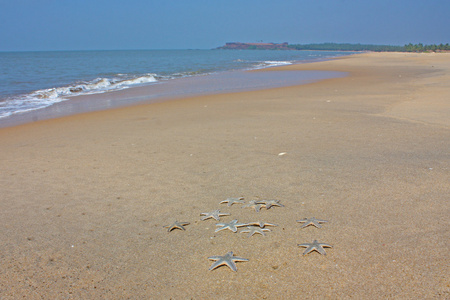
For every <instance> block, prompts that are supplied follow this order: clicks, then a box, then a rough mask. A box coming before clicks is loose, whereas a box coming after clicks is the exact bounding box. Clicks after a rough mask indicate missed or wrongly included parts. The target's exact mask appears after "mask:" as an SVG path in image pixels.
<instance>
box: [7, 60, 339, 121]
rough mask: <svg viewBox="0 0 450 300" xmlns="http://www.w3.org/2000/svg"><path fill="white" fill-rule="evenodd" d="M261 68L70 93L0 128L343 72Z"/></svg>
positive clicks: (297, 82)
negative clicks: (100, 91) (108, 90)
mask: <svg viewBox="0 0 450 300" xmlns="http://www.w3.org/2000/svg"><path fill="white" fill-rule="evenodd" d="M272 68H276V67H271V68H264V69H269V70H271V69H272ZM264 69H257V70H240V71H226V72H225V71H224V72H220V73H215V74H205V75H202V76H193V77H185V78H179V79H171V80H168V81H162V82H158V83H156V84H150V85H144V86H137V87H131V88H127V89H124V90H118V91H110V92H105V93H99V94H92V95H80V96H71V97H69V99H67V100H66V101H61V102H58V103H55V104H52V105H50V106H48V107H45V108H40V109H36V110H31V111H28V112H22V113H18V114H13V115H11V116H8V117H5V118H0V128H4V127H12V126H16V125H21V124H26V123H31V122H36V121H39V120H46V119H53V118H60V117H65V116H70V115H77V114H82V113H89V112H94V111H102V110H110V109H115V108H120V107H127V106H134V105H140V104H152V103H158V102H165V101H171V100H175V99H182V98H191V97H198V96H204V95H215V94H225V93H236V92H243V91H254V90H262V89H270V88H275V87H287V86H296V85H302V84H308V83H311V82H315V81H319V80H324V79H328V78H334V77H342V76H345V74H344V73H339V72H331V71H314V70H309V71H289V72H287V71H277V70H276V69H275V70H271V73H261V72H252V71H260V70H264Z"/></svg>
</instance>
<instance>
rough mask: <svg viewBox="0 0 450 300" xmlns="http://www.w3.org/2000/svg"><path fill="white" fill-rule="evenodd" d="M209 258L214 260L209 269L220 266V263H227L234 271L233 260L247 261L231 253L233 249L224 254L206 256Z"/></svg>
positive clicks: (235, 269)
mask: <svg viewBox="0 0 450 300" xmlns="http://www.w3.org/2000/svg"><path fill="white" fill-rule="evenodd" d="M208 259H210V260H215V261H216V262H215V263H213V264H212V265H211V267H210V268H209V270H210V271H211V270H214V269H215V268H217V267H220V266H222V265H227V266H228V267H229V268H230V269H231V270H232V271H234V272H236V271H237V268H236V264H235V263H234V262H235V261H248V259H246V258H242V257H237V256H234V255H233V251H230V252H228V253H227V254H225V255H224V256H220V255H216V256H210V257H208Z"/></svg>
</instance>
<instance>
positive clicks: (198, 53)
mask: <svg viewBox="0 0 450 300" xmlns="http://www.w3.org/2000/svg"><path fill="white" fill-rule="evenodd" d="M349 54H352V53H349V52H334V51H331V52H327V51H270V50H264V51H261V50H255V51H253V50H243V51H239V50H135V51H131V50H127V51H48V52H0V120H1V119H2V118H7V117H9V116H13V115H18V114H21V113H24V112H28V111H33V110H39V109H44V108H46V107H49V106H52V105H54V104H56V103H59V102H62V101H68V100H70V99H72V98H73V97H74V96H80V95H92V94H101V93H108V92H112V91H118V90H124V89H129V88H133V87H141V86H148V87H149V86H155V87H156V86H158V84H161V83H167V82H170V81H171V80H174V79H177V78H186V77H190V78H195V77H198V76H205V75H206V76H208V75H216V74H221V73H224V72H229V71H238V70H251V69H258V68H266V67H271V66H278V65H286V64H293V63H301V62H309V61H316V60H324V59H329V58H332V57H336V56H343V55H349ZM244 80H245V78H244V77H241V82H239V83H236V84H238V85H243V86H245V85H246V83H245V82H242V81H244ZM217 88H218V89H220V85H218V87H217ZM210 92H214V90H211V91H210ZM91 101H95V98H92V100H91Z"/></svg>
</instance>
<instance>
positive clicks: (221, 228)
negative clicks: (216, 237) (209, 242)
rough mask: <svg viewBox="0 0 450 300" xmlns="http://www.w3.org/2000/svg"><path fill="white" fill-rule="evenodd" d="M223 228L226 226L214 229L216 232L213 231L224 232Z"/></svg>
mask: <svg viewBox="0 0 450 300" xmlns="http://www.w3.org/2000/svg"><path fill="white" fill-rule="evenodd" d="M225 228H227V227H226V226H222V227H220V228H216V230H214V232H219V231H221V230H224V229H225Z"/></svg>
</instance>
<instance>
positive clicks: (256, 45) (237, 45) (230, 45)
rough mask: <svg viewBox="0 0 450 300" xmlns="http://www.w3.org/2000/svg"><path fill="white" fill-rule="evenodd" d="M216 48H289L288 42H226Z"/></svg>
mask: <svg viewBox="0 0 450 300" xmlns="http://www.w3.org/2000/svg"><path fill="white" fill-rule="evenodd" d="M216 49H229V50H289V48H288V43H281V44H276V43H237V42H233V43H226V44H225V46H222V47H218V48H216Z"/></svg>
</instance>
